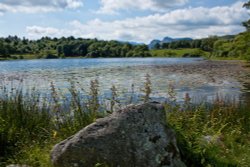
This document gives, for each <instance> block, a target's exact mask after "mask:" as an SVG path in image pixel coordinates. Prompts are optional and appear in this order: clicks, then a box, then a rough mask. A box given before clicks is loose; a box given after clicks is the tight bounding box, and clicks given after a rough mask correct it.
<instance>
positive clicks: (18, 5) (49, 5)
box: [0, 0, 83, 15]
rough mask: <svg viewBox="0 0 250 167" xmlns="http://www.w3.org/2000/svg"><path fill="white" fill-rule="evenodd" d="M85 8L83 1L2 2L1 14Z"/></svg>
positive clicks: (28, 0) (33, 0)
mask: <svg viewBox="0 0 250 167" xmlns="http://www.w3.org/2000/svg"><path fill="white" fill-rule="evenodd" d="M81 6H83V2H82V1H81V0H2V1H0V14H2V15H3V14H4V13H6V12H13V13H16V12H23V13H37V12H51V11H57V10H62V9H76V8H79V7H81Z"/></svg>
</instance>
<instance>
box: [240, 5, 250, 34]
mask: <svg viewBox="0 0 250 167" xmlns="http://www.w3.org/2000/svg"><path fill="white" fill-rule="evenodd" d="M243 7H244V8H247V9H250V1H248V2H246V3H245V4H244V5H243ZM242 24H243V26H244V27H246V29H247V31H250V19H249V20H247V21H245V22H243V23H242Z"/></svg>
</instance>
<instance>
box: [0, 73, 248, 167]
mask: <svg viewBox="0 0 250 167" xmlns="http://www.w3.org/2000/svg"><path fill="white" fill-rule="evenodd" d="M50 87H51V90H50V92H51V93H50V95H49V96H47V97H44V96H43V97H42V96H41V95H40V93H39V92H37V91H36V90H35V89H32V90H30V91H28V92H22V89H21V88H20V89H16V88H13V89H11V91H10V92H9V91H7V89H6V88H4V87H2V88H0V132H1V133H0V144H1V151H0V166H1V167H4V166H5V165H7V164H13V163H14V164H17V163H18V164H27V165H30V166H34V167H39V166H41V167H49V166H51V164H50V160H49V154H50V150H51V148H52V146H53V145H54V144H56V143H57V142H59V141H61V140H63V139H65V138H67V137H69V136H70V135H72V134H74V133H76V132H77V131H78V130H80V129H82V128H83V127H84V126H86V125H88V124H90V123H91V122H93V121H95V119H97V118H99V117H103V116H105V115H107V114H108V113H110V112H112V111H113V110H114V108H115V107H117V106H119V105H120V102H119V95H118V94H117V90H116V88H115V86H112V87H111V90H110V91H111V92H112V93H111V97H110V98H109V99H106V100H107V101H108V103H109V105H105V104H106V103H104V102H103V100H102V101H101V100H100V99H99V98H98V97H99V83H98V81H97V80H93V81H91V83H90V88H89V90H88V91H87V92H85V94H83V93H81V92H82V91H81V88H80V87H78V85H76V83H73V82H72V83H71V86H70V88H69V92H70V95H68V96H65V95H64V94H62V92H60V91H59V90H58V89H57V88H56V86H55V85H54V84H53V83H51V86H50ZM141 91H142V92H140V93H142V94H144V95H143V96H142V99H141V102H147V101H149V100H150V93H151V82H150V77H149V76H146V80H145V82H144V87H143V88H142V89H141ZM167 94H168V98H169V103H164V105H165V108H166V112H167V118H166V121H167V123H168V124H169V126H171V127H172V128H173V129H174V130H175V131H176V134H177V137H178V143H179V147H180V150H181V153H182V155H183V158H184V160H185V162H186V163H187V165H188V166H194V167H195V166H247V165H248V164H250V157H249V155H250V140H249V139H250V109H249V107H247V106H246V105H244V104H238V103H234V102H226V101H225V100H223V99H219V98H218V99H216V100H215V101H214V102H213V103H212V104H206V103H204V104H196V105H194V104H191V102H190V101H191V99H190V97H189V95H188V94H186V96H185V97H184V98H185V103H184V104H182V105H179V104H176V103H175V101H176V97H175V90H174V88H173V87H172V86H171V87H169V89H168V91H167ZM83 97H86V98H83ZM107 101H106V102H107ZM128 101H129V99H128Z"/></svg>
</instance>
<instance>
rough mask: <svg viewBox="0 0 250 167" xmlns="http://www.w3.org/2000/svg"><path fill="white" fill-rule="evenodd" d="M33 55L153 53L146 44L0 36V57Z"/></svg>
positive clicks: (87, 55) (142, 55)
mask: <svg viewBox="0 0 250 167" xmlns="http://www.w3.org/2000/svg"><path fill="white" fill-rule="evenodd" d="M23 55H34V56H35V58H64V57H79V56H82V57H91V58H96V57H150V56H151V54H150V53H149V51H148V47H147V45H132V44H130V43H122V42H119V41H103V40H97V39H83V38H74V37H67V38H65V37H62V38H50V37H43V38H41V39H39V40H29V39H26V38H23V39H21V38H19V37H17V36H8V37H7V38H0V58H23Z"/></svg>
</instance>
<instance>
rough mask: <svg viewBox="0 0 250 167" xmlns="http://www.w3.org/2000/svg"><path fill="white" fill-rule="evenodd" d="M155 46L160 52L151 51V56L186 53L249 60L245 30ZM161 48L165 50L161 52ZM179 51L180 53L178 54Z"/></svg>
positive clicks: (248, 38) (249, 40)
mask: <svg viewBox="0 0 250 167" xmlns="http://www.w3.org/2000/svg"><path fill="white" fill-rule="evenodd" d="M157 47H158V49H154V50H159V49H161V52H157V51H153V52H151V53H156V54H153V56H164V55H165V56H168V57H169V56H175V55H177V56H182V57H188V56H187V55H189V57H197V56H206V57H209V58H211V57H212V58H222V59H223V58H231V59H245V60H250V32H249V31H246V32H243V33H240V34H238V35H236V36H232V35H228V36H222V37H217V36H212V37H209V38H203V39H196V40H192V41H175V42H171V43H163V44H162V45H161V46H160V47H159V46H157ZM190 49H193V50H190ZM195 49H196V50H195ZM197 49H198V50H197ZM163 50H165V51H164V52H163ZM180 52H181V53H182V55H180V54H179V53H180Z"/></svg>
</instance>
